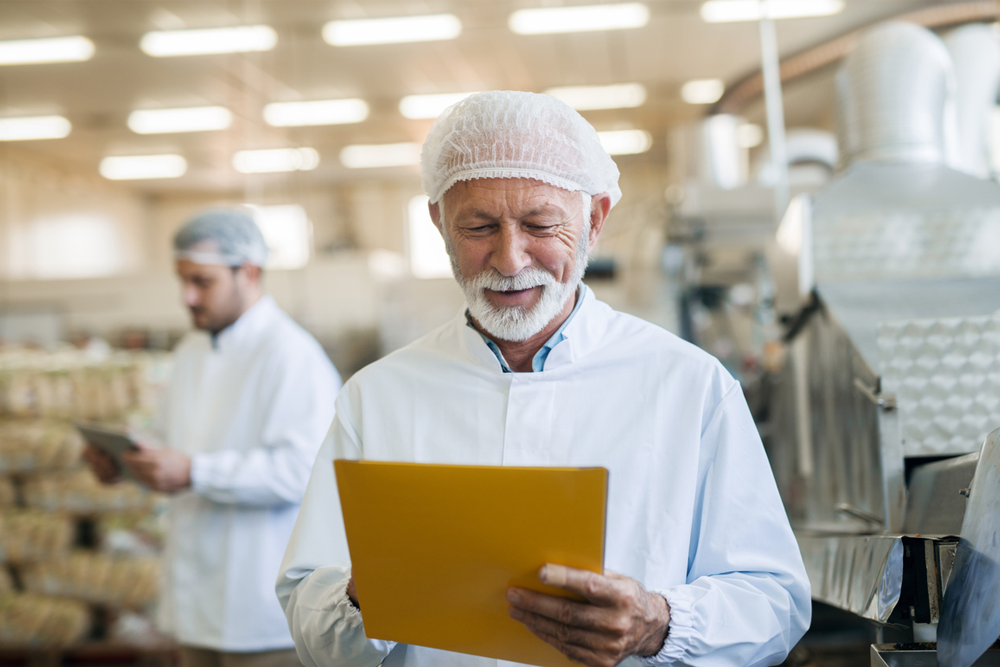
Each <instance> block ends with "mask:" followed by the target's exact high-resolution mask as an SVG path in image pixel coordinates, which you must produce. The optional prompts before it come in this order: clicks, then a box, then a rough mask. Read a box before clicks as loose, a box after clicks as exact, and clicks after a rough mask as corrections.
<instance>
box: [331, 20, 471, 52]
mask: <svg viewBox="0 0 1000 667" xmlns="http://www.w3.org/2000/svg"><path fill="white" fill-rule="evenodd" d="M461 32H462V22H461V21H459V20H458V17H457V16H455V15H454V14H428V15H425V16H399V17H393V18H385V19H357V20H353V21H330V22H329V23H327V24H326V25H325V26H323V39H324V40H326V43H327V44H330V45H332V46H358V45H361V44H398V43H402V42H434V41H438V40H442V39H455V38H456V37H458V36H459V35H460V34H461Z"/></svg>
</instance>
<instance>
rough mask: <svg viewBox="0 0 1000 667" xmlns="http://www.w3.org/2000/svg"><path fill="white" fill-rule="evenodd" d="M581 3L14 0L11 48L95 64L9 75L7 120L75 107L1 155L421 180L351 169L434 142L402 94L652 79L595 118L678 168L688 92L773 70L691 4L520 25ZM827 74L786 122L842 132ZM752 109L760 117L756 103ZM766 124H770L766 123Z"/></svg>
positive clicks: (812, 24)
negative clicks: (524, 29)
mask: <svg viewBox="0 0 1000 667" xmlns="http://www.w3.org/2000/svg"><path fill="white" fill-rule="evenodd" d="M561 4H565V5H570V4H592V3H588V2H587V1H586V0H580V1H579V2H569V1H568V0H567V2H564V3H553V2H547V1H544V0H531V1H529V0H516V1H512V0H421V1H416V0H414V1H405V0H355V1H336V0H329V1H327V0H245V1H237V0H230V1H227V2H216V1H213V0H198V1H193V0H192V1H188V2H171V1H155V0H4V1H3V2H0V40H22V39H36V38H47V37H58V36H66V35H83V36H86V37H88V38H89V39H90V40H91V41H92V42H93V44H94V47H95V48H94V55H93V57H92V58H90V59H89V60H87V61H84V62H65V63H47V64H30V65H9V66H3V67H0V118H3V117H16V116H38V115H53V114H54V115H61V116H64V117H65V118H67V119H68V120H69V121H70V123H71V124H72V131H71V133H70V134H69V135H68V136H66V137H64V138H60V139H49V140H44V141H11V142H3V143H0V156H3V154H4V153H7V154H8V155H18V156H26V157H29V158H31V159H35V160H38V161H42V162H47V163H49V164H52V165H58V166H60V167H61V168H65V169H70V170H73V171H77V172H82V173H93V174H96V173H97V172H98V169H99V164H100V163H101V160H102V159H103V158H105V157H107V156H123V155H147V154H179V155H182V156H183V157H184V158H185V159H186V161H187V165H188V167H187V171H186V173H185V174H184V175H183V176H182V177H179V178H174V179H154V180H144V181H127V182H125V181H123V183H124V184H125V185H126V186H127V187H132V188H136V189H139V190H142V191H145V192H151V193H157V192H171V191H177V190H202V191H220V192H221V191H234V190H239V189H242V188H245V187H247V184H248V182H250V181H253V180H254V179H258V180H261V182H286V183H287V182H289V179H293V180H294V181H295V183H301V184H306V185H318V184H332V183H338V182H344V181H349V180H352V179H362V178H363V179H369V178H373V177H374V178H390V179H400V178H413V177H414V174H415V173H416V168H415V167H396V168H383V169H348V168H346V167H344V166H343V164H342V162H341V159H340V158H339V156H340V151H341V150H342V149H343V148H344V147H345V146H347V145H350V144H384V143H398V142H417V143H419V142H421V141H422V140H423V137H424V135H425V134H426V132H427V129H428V127H429V126H430V123H431V121H430V120H409V119H406V118H404V117H403V115H402V114H401V113H400V111H399V107H398V105H399V102H400V99H401V98H402V97H404V96H406V95H412V94H427V93H454V92H467V91H476V90H487V89H520V90H528V91H536V92H542V91H545V90H547V89H549V88H550V87H553V86H580V85H608V84H622V83H639V84H642V85H643V86H644V87H645V89H646V93H647V98H646V100H645V102H644V103H643V104H641V105H640V106H638V107H634V108H626V109H613V110H597V111H584V112H583V113H584V115H585V116H586V117H587V118H588V120H590V121H591V122H592V123H593V124H594V125H595V126H596V127H597V128H598V130H616V129H642V130H646V131H647V132H649V133H650V134H651V136H652V139H653V146H654V148H653V150H651V151H649V152H648V153H645V154H642V155H636V156H629V157H623V158H622V159H623V160H661V161H662V160H664V159H665V154H666V151H665V149H664V148H663V146H664V145H665V140H666V134H667V130H668V128H669V127H670V126H671V125H673V124H676V123H679V122H683V121H685V120H689V119H693V118H697V117H698V116H700V115H702V114H704V113H705V110H706V109H707V108H708V107H707V105H692V104H687V103H685V102H684V101H683V100H682V99H681V95H680V91H681V88H682V85H683V84H684V83H685V82H687V81H690V80H696V79H721V80H722V81H723V82H725V83H727V84H732V83H734V82H736V81H737V80H739V79H740V78H741V77H742V76H744V75H746V74H747V73H748V72H751V71H753V70H754V69H755V68H756V67H757V66H758V65H759V53H760V49H759V41H758V30H757V25H756V23H754V22H742V23H714V24H710V23H706V22H705V21H703V19H702V18H701V16H700V14H699V10H700V7H701V2H699V1H694V0H646V2H645V5H646V6H647V7H648V10H649V20H648V23H647V24H646V25H645V26H643V27H640V28H634V29H625V30H607V31H596V32H580V33H571V34H542V35H518V34H514V33H513V32H512V30H511V29H510V28H509V27H508V17H509V16H510V14H511V13H512V12H514V11H515V10H518V9H523V8H529V7H538V6H558V5H561ZM932 4H936V3H933V2H927V1H924V0H847V1H846V7H845V8H844V10H843V11H842V12H841V13H839V14H836V15H834V16H828V17H823V18H805V19H789V20H784V21H780V22H778V24H777V33H778V40H779V48H780V51H781V53H782V54H783V55H787V54H792V53H795V52H798V51H801V50H803V49H806V48H808V47H810V46H813V45H816V44H818V43H820V42H822V41H824V40H827V39H830V38H832V37H835V36H837V35H840V34H842V33H845V32H847V31H849V30H852V29H855V28H858V27H860V26H863V25H866V24H869V23H872V22H875V21H877V20H879V19H882V18H885V17H890V16H894V15H897V14H901V13H903V12H906V11H910V10H913V9H917V8H920V7H925V6H928V5H932ZM441 13H450V14H454V15H455V16H457V17H458V19H459V20H460V21H461V25H462V29H461V33H460V34H459V35H458V37H457V38H455V39H450V40H444V41H433V42H415V43H399V44H378V45H363V46H331V45H330V44H328V43H327V42H326V41H324V39H323V36H322V30H323V26H324V25H325V24H326V23H327V22H329V21H332V20H346V19H359V18H381V17H396V16H409V15H425V14H441ZM236 25H268V26H271V27H272V28H273V30H274V31H275V34H276V36H277V42H276V44H275V46H274V47H273V48H272V49H271V50H267V51H262V52H252V53H241V54H227V55H193V56H181V57H167V58H154V57H150V56H149V55H146V53H144V52H143V51H142V50H141V49H140V41H141V39H142V37H143V35H144V34H146V33H148V32H150V31H162V30H178V29H199V28H215V27H228V26H236ZM828 81H829V76H828V75H827V76H826V78H825V79H823V80H822V81H820V82H819V83H817V82H816V81H813V82H812V83H810V82H809V81H805V82H802V83H801V84H794V85H792V86H790V87H789V89H788V91H787V92H788V94H787V98H786V99H787V105H788V109H787V111H786V114H787V117H788V120H789V125H804V124H812V125H828V124H829V122H830V118H831V117H830V106H831V104H832V99H833V95H832V90H830V86H829V85H827V82H828ZM340 98H359V99H362V100H364V101H365V102H366V103H367V104H368V107H369V114H368V116H367V118H366V119H365V120H364V121H362V122H358V123H352V124H344V125H326V126H313V127H274V126H271V125H269V124H267V123H266V122H265V120H264V115H263V109H264V107H265V105H267V104H269V103H273V102H290V101H306V100H329V99H340ZM202 106H222V107H225V108H226V109H228V110H229V111H230V112H231V114H232V122H231V124H230V125H229V127H228V128H227V129H223V130H215V131H206V132H192V133H165V134H146V135H143V134H138V133H136V132H134V131H132V130H131V129H129V127H128V118H129V114H130V113H131V112H132V111H134V110H139V109H161V108H179V107H202ZM749 111H750V113H751V114H753V113H755V112H754V110H753V109H750V110H749ZM758 120H759V119H758ZM288 147H309V148H313V149H315V151H316V152H317V154H318V156H319V164H318V166H317V167H316V168H315V169H313V170H312V171H308V172H306V171H299V172H294V174H287V173H286V174H268V175H254V176H246V175H243V174H240V173H238V172H237V171H236V170H235V169H234V167H233V164H232V156H233V154H234V153H235V152H236V151H240V150H247V149H264V148H288Z"/></svg>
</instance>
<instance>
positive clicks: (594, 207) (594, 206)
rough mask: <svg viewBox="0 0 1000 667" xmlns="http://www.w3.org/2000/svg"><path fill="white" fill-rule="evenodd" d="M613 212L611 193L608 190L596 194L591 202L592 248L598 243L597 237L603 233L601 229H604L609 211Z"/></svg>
mask: <svg viewBox="0 0 1000 667" xmlns="http://www.w3.org/2000/svg"><path fill="white" fill-rule="evenodd" d="M610 212H611V195H609V194H608V193H607V192H602V193H601V194H599V195H594V196H593V197H592V198H591V202H590V249H591V250H593V249H594V246H595V245H597V237H598V236H600V235H601V230H602V229H604V221H605V220H607V219H608V213H610Z"/></svg>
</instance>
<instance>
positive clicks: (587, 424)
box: [277, 92, 810, 667]
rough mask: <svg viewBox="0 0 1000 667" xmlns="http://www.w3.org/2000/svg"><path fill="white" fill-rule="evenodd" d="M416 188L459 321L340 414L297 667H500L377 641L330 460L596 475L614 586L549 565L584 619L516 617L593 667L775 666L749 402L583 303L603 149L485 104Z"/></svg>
mask: <svg viewBox="0 0 1000 667" xmlns="http://www.w3.org/2000/svg"><path fill="white" fill-rule="evenodd" d="M422 171H423V185H424V189H425V190H426V192H427V194H428V195H429V196H430V201H431V206H430V211H431V215H432V218H433V219H436V220H437V225H438V228H439V229H440V231H441V234H442V236H443V237H444V239H445V242H446V246H447V248H448V251H449V253H450V256H451V259H452V265H453V268H454V273H455V278H456V279H457V280H458V282H459V284H460V285H461V286H462V289H463V290H464V291H465V295H466V297H467V303H468V309H467V310H466V311H465V312H464V313H462V314H461V315H460V316H459V317H457V318H456V319H455V320H454V321H452V322H449V323H448V324H446V325H445V326H443V327H441V328H440V329H438V330H436V331H434V332H433V333H431V334H429V335H427V336H425V337H424V338H422V339H420V340H418V341H417V342H415V343H413V344H411V345H410V346H408V347H406V348H404V349H402V350H400V351H398V352H396V353H394V354H392V355H389V356H388V357H386V358H385V359H383V360H381V361H379V362H376V363H374V364H372V365H371V366H369V367H367V368H366V369H364V370H363V371H362V372H360V373H359V374H357V375H355V376H354V377H353V378H352V379H351V381H350V382H349V383H348V384H347V385H346V387H345V388H344V391H342V392H341V394H340V396H339V397H338V399H337V411H336V412H337V417H336V419H335V420H334V423H333V427H332V429H331V431H330V433H329V435H328V436H327V439H326V441H325V442H324V444H323V447H322V449H321V450H320V455H319V458H318V459H317V462H316V465H315V466H314V468H313V476H312V479H311V480H310V483H309V488H308V490H307V491H306V498H305V501H304V504H303V508H302V513H301V514H300V516H299V520H298V523H297V524H296V528H295V532H294V534H293V536H292V539H291V542H290V543H289V547H288V551H287V552H286V555H285V560H284V563H283V564H282V573H281V576H280V577H279V580H278V586H277V590H278V596H279V598H280V599H281V603H282V605H283V606H284V608H285V614H286V615H287V617H288V621H289V624H290V626H291V630H292V635H293V636H294V637H295V643H296V647H297V648H298V652H299V657H300V658H301V659H302V661H303V663H304V664H306V665H307V666H308V667H334V666H339V665H344V666H347V665H357V666H370V667H375V666H376V665H378V664H379V663H381V664H382V665H385V666H386V667H389V666H396V665H406V666H407V667H410V666H414V667H415V666H417V665H420V666H427V667H431V666H434V667H439V666H442V665H469V666H477V667H478V666H480V665H482V666H486V665H493V664H497V662H498V661H495V660H488V659H485V658H479V657H473V656H462V655H457V654H452V653H446V652H443V651H438V650H434V649H429V648H423V647H416V646H402V645H398V644H394V643H393V642H389V641H380V640H374V639H368V638H367V637H366V636H365V631H364V623H363V620H364V606H363V604H364V603H363V600H362V602H361V606H360V608H359V605H358V599H357V595H356V592H355V590H354V586H353V580H352V579H351V564H350V558H349V553H348V549H347V544H346V540H345V537H344V530H343V524H342V522H341V517H340V511H339V502H338V493H337V488H336V481H335V478H334V472H333V466H332V461H333V460H334V459H338V458H350V459H362V458H363V459H374V460H384V461H415V462H429V463H455V464H489V465H509V466H603V467H605V468H607V469H608V470H609V471H610V478H609V491H608V505H607V507H608V509H607V528H606V540H605V544H606V551H605V563H606V566H607V568H608V570H607V571H605V573H604V574H603V575H598V574H594V573H590V572H585V571H581V570H575V569H571V568H568V567H564V566H561V565H558V564H549V565H547V566H545V567H544V568H542V570H541V571H540V572H539V578H540V579H541V581H542V582H544V583H546V584H550V585H553V586H559V587H562V588H564V589H566V590H568V591H571V592H573V593H577V594H579V595H580V596H582V597H583V598H585V600H586V601H585V602H578V601H574V600H569V599H565V598H557V597H551V596H547V595H543V594H539V593H535V592H532V591H528V590H523V589H514V588H512V589H509V590H508V591H507V601H508V602H509V613H510V615H511V616H512V617H513V618H514V619H516V620H518V621H520V622H521V623H523V624H524V625H525V626H527V628H528V629H530V630H531V631H532V632H533V633H534V634H535V635H537V636H538V637H539V638H540V639H541V640H543V641H546V642H548V643H550V644H552V645H553V646H555V647H556V648H557V649H559V650H560V651H562V652H563V653H564V654H565V655H567V656H569V657H570V658H572V659H574V660H577V661H579V662H582V663H585V664H588V665H602V666H604V665H617V664H619V663H620V662H622V661H627V662H628V663H629V664H636V662H635V661H636V660H640V661H641V662H642V664H649V665H667V664H685V665H740V666H741V667H742V666H745V665H768V664H775V663H778V662H781V661H782V659H783V658H784V657H785V655H786V654H787V652H788V651H789V649H790V648H791V647H792V645H793V644H794V643H795V642H796V641H797V640H798V639H799V637H801V635H802V633H803V632H804V631H805V628H806V627H807V626H808V624H809V616H810V602H809V585H808V582H807V580H806V576H805V572H804V569H803V567H802V562H801V559H800V557H799V553H798V549H797V546H796V543H795V540H794V538H793V536H792V532H791V529H790V528H789V525H788V521H787V518H786V516H785V513H784V510H783V508H782V505H781V501H780V499H779V497H778V494H777V491H776V488H775V485H774V481H773V478H772V476H771V472H770V468H769V466H768V463H767V460H766V458H765V455H764V451H763V448H762V447H761V443H760V439H759V437H758V435H757V431H756V429H755V427H754V423H753V420H752V418H751V416H750V414H749V411H748V410H747V406H746V403H745V401H744V399H743V394H742V392H741V390H740V386H739V384H738V383H737V382H735V381H734V380H733V378H732V377H731V376H730V375H729V374H728V373H727V372H726V371H725V370H724V369H723V367H722V366H721V365H720V364H719V363H718V362H717V361H716V360H715V359H713V358H712V357H710V356H709V355H707V354H705V353H704V352H702V351H700V350H698V349H697V348H695V347H692V346H691V345H688V344H687V343H684V342H683V341H681V340H679V339H678V338H676V337H675V336H673V335H671V334H670V333H668V332H666V331H664V330H662V329H659V328H657V327H655V326H653V325H651V324H648V323H646V322H643V321H641V320H638V319H636V318H634V317H630V316H628V315H624V314H622V313H617V312H615V311H613V310H612V309H611V308H609V307H608V306H607V305H605V304H603V303H601V302H600V301H598V300H597V299H596V298H595V297H594V295H593V293H592V292H591V291H590V290H589V289H588V288H587V287H586V286H584V285H582V284H581V283H580V279H581V277H582V275H583V272H584V268H585V266H586V263H587V256H588V252H589V251H590V249H592V248H593V247H594V244H595V243H596V242H597V239H598V236H599V235H600V233H601V229H602V228H603V226H604V222H605V219H606V218H607V216H608V212H609V210H610V209H611V207H612V206H613V205H614V204H615V203H616V202H617V201H618V199H619V197H620V196H621V193H620V191H619V189H618V185H617V181H618V170H617V168H616V167H615V164H614V162H613V161H612V160H611V158H610V157H609V156H608V154H607V153H606V152H605V151H604V149H603V148H602V147H601V145H600V143H599V141H598V138H597V134H596V132H595V131H594V129H593V128H592V127H591V126H590V125H589V124H588V123H587V122H586V121H585V120H583V118H582V117H580V115H579V114H577V113H576V112H575V111H573V110H572V109H570V108H569V107H568V106H566V105H565V104H563V103H561V102H558V101H557V100H555V99H553V98H551V97H547V96H544V95H534V94H531V93H518V92H491V93H482V94H477V95H473V96H471V97H469V98H466V99H465V100H464V101H462V102H460V103H459V104H457V105H455V106H453V107H451V108H450V109H449V110H447V111H446V112H445V113H444V114H443V115H442V116H441V117H440V118H438V119H437V121H436V122H435V124H434V126H433V127H432V129H431V131H430V135H429V136H428V138H427V141H426V143H425V144H424V149H423V156H422ZM385 548H386V549H387V550H405V549H407V548H408V546H407V545H406V544H399V543H397V542H395V541H394V540H393V536H392V535H385Z"/></svg>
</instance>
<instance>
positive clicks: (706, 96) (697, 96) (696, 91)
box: [681, 79, 726, 104]
mask: <svg viewBox="0 0 1000 667" xmlns="http://www.w3.org/2000/svg"><path fill="white" fill-rule="evenodd" d="M724 92H726V84H724V83H722V80H721V79H697V80H695V81H688V82H687V83H685V84H684V85H683V86H681V98H682V99H683V100H684V101H685V102H687V103H688V104H712V103H714V102H718V101H719V98H720V97H722V93H724Z"/></svg>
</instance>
